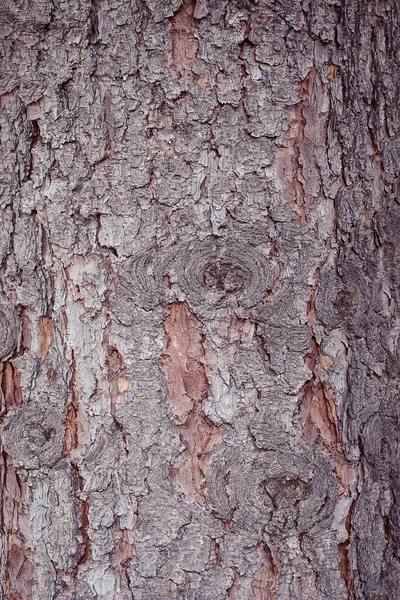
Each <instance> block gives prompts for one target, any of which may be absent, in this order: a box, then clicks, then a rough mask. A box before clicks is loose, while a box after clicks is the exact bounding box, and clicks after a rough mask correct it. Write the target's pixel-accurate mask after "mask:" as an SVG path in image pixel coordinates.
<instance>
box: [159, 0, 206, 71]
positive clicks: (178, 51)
mask: <svg viewBox="0 0 400 600" xmlns="http://www.w3.org/2000/svg"><path fill="white" fill-rule="evenodd" d="M195 7H196V0H183V3H182V6H181V7H180V9H179V10H178V11H177V12H176V13H175V15H174V16H173V18H172V19H171V37H170V39H169V44H168V54H167V64H168V66H169V68H170V69H171V71H172V72H173V71H176V72H178V73H181V72H182V71H184V70H185V69H190V68H191V67H192V65H193V63H194V61H195V59H196V56H197V50H198V47H199V43H198V41H197V40H196V38H195V37H194V33H195V29H196V21H195V18H194V13H195Z"/></svg>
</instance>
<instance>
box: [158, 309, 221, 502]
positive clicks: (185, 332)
mask: <svg viewBox="0 0 400 600" xmlns="http://www.w3.org/2000/svg"><path fill="white" fill-rule="evenodd" d="M164 329H165V333H166V335H167V339H166V347H165V351H164V357H163V367H164V373H165V378H166V382H167V396H168V400H169V402H170V403H171V406H172V409H173V412H174V414H175V416H176V418H177V421H178V423H179V430H180V432H181V435H182V438H183V440H184V441H185V444H186V450H185V452H184V453H183V457H182V458H183V461H184V463H183V465H181V464H179V465H174V466H172V467H171V469H170V475H171V477H172V478H173V479H174V480H175V481H176V483H177V484H178V485H179V486H180V487H181V488H182V490H183V491H184V493H185V494H186V496H187V498H188V499H191V500H192V501H195V502H198V503H199V504H200V505H204V504H205V503H206V494H205V483H206V477H205V476H206V473H207V469H208V467H209V466H210V464H211V455H210V454H211V452H212V450H213V448H215V446H217V445H218V444H220V443H221V441H222V430H221V429H220V428H219V427H217V426H216V425H214V423H212V421H211V420H210V419H208V418H207V417H206V416H205V415H204V412H203V400H204V399H205V398H207V395H208V389H209V384H208V381H207V377H206V373H205V367H204V350H203V346H202V338H201V331H200V326H199V322H198V320H197V318H196V317H195V316H194V315H193V314H191V313H190V311H189V309H188V308H187V307H186V305H185V304H183V303H179V302H176V303H174V304H171V305H170V312H169V315H168V317H167V318H166V320H165V321H164Z"/></svg>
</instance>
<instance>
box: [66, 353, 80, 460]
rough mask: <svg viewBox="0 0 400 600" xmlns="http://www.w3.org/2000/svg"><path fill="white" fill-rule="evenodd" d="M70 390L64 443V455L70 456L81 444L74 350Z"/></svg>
mask: <svg viewBox="0 0 400 600" xmlns="http://www.w3.org/2000/svg"><path fill="white" fill-rule="evenodd" d="M69 389H70V392H71V397H72V400H71V402H70V404H69V405H68V408H67V418H66V420H65V434H64V441H63V455H64V456H70V455H71V453H72V452H73V451H74V450H76V448H77V447H78V444H79V424H78V414H79V406H78V403H79V396H78V387H77V382H76V360H75V353H74V351H73V350H72V358H71V379H70V382H69Z"/></svg>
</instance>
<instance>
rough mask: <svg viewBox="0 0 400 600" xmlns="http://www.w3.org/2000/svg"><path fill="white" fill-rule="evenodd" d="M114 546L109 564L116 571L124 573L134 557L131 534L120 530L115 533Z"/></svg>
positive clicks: (125, 530)
mask: <svg viewBox="0 0 400 600" xmlns="http://www.w3.org/2000/svg"><path fill="white" fill-rule="evenodd" d="M114 537H115V546H114V550H113V551H112V553H111V563H112V565H113V566H114V568H115V569H117V571H120V572H124V573H125V572H126V569H127V567H128V565H129V563H130V561H131V560H132V559H133V558H134V556H135V551H134V546H133V538H132V532H131V531H129V530H128V529H121V530H120V531H116V532H115V535H114Z"/></svg>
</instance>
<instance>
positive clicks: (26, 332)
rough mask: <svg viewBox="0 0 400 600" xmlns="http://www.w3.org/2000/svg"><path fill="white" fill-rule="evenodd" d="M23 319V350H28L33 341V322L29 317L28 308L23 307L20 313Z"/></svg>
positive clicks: (21, 319)
mask: <svg viewBox="0 0 400 600" xmlns="http://www.w3.org/2000/svg"><path fill="white" fill-rule="evenodd" d="M19 318H20V321H21V344H20V346H21V350H27V349H29V348H30V347H31V343H32V331H31V327H32V323H31V320H30V318H29V314H28V311H27V310H26V308H22V309H21V311H20V315H19Z"/></svg>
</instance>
